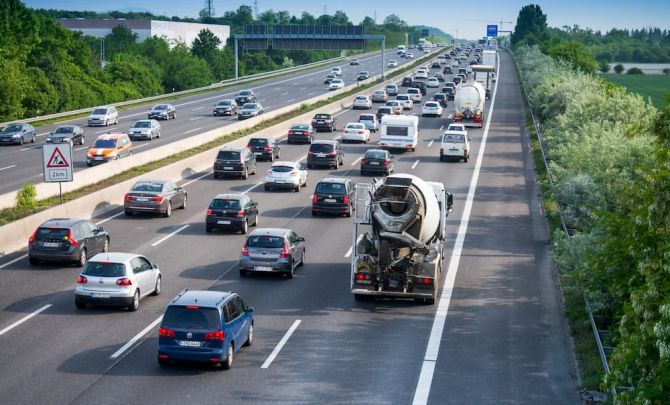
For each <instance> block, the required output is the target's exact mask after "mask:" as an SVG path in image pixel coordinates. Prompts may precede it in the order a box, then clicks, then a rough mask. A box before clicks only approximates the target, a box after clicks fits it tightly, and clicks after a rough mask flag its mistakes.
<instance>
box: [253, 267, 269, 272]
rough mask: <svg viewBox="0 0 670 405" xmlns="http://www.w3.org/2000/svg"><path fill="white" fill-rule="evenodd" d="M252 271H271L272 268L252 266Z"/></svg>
mask: <svg viewBox="0 0 670 405" xmlns="http://www.w3.org/2000/svg"><path fill="white" fill-rule="evenodd" d="M254 270H256V271H272V267H268V266H254Z"/></svg>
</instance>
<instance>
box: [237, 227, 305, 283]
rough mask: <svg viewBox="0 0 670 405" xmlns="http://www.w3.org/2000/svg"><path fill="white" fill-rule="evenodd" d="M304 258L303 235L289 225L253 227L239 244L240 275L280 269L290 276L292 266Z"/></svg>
mask: <svg viewBox="0 0 670 405" xmlns="http://www.w3.org/2000/svg"><path fill="white" fill-rule="evenodd" d="M304 262H305V238H303V237H301V236H299V235H298V234H297V233H296V232H295V231H293V230H291V229H281V228H261V229H256V230H254V231H253V232H252V233H251V234H249V236H247V240H246V241H245V242H244V246H242V254H240V275H241V276H246V275H247V274H248V273H249V272H266V273H281V274H282V275H284V277H287V278H293V271H294V270H295V268H296V267H298V266H302V265H303V264H304Z"/></svg>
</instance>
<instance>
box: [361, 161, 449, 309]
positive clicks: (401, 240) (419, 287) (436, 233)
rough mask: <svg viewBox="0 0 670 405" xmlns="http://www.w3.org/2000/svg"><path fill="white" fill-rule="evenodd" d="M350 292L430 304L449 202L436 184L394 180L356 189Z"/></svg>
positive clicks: (403, 178) (396, 176)
mask: <svg viewBox="0 0 670 405" xmlns="http://www.w3.org/2000/svg"><path fill="white" fill-rule="evenodd" d="M355 198H356V201H355V202H356V217H355V219H354V229H353V244H352V253H353V254H352V260H351V292H352V293H353V294H354V297H355V298H356V299H357V300H361V299H365V298H369V297H373V296H381V297H404V298H414V299H417V300H420V301H423V302H428V303H431V304H432V303H434V302H435V298H436V296H437V290H438V285H439V282H440V273H441V271H442V255H443V249H444V243H445V224H446V220H447V215H448V213H449V212H450V211H451V207H452V201H453V199H452V196H451V194H450V193H448V192H447V190H446V189H445V187H444V184H442V183H438V182H427V181H423V180H422V179H420V178H418V177H416V176H413V175H410V174H394V175H391V176H387V177H385V178H383V179H380V180H376V181H375V183H374V184H357V185H356V197H355Z"/></svg>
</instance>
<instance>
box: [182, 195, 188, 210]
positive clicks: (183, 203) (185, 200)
mask: <svg viewBox="0 0 670 405" xmlns="http://www.w3.org/2000/svg"><path fill="white" fill-rule="evenodd" d="M187 201H188V195H186V194H184V201H183V202H182V203H181V209H183V210H185V209H186V202H187Z"/></svg>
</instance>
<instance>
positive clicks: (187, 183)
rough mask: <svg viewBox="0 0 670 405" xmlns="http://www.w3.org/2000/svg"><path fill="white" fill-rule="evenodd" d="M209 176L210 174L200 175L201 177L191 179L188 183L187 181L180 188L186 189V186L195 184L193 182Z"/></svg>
mask: <svg viewBox="0 0 670 405" xmlns="http://www.w3.org/2000/svg"><path fill="white" fill-rule="evenodd" d="M210 174H212V172H207V173H205V174H203V175H201V176H198V177H196V178H195V179H193V180H189V181H187V182H186V183H184V184H182V185H181V186H182V187H186V186H188V185H189V184H192V183H195V182H196V181H198V180H201V179H204V178H205V177H207V176H209V175H210Z"/></svg>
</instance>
